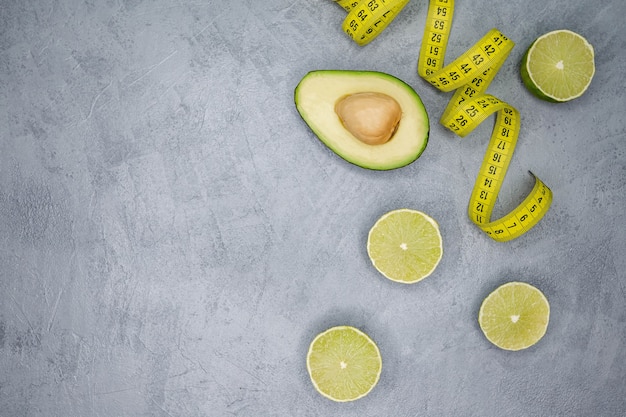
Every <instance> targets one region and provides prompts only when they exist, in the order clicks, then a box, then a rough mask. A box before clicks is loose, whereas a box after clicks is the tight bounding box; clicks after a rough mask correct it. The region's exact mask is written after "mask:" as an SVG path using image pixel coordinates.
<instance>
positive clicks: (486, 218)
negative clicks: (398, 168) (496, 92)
mask: <svg viewBox="0 0 626 417" xmlns="http://www.w3.org/2000/svg"><path fill="white" fill-rule="evenodd" d="M453 13H454V0H431V1H430V4H429V7H428V17H427V19H426V26H425V28H424V38H423V39H422V47H421V50H420V55H419V61H418V73H419V75H420V76H421V77H422V78H424V79H425V80H426V81H428V82H429V83H431V84H432V85H433V86H435V87H437V88H438V89H440V90H441V91H452V90H455V93H454V95H453V96H452V98H451V99H450V102H449V103H448V105H447V107H446V109H445V111H444V112H443V115H442V116H441V119H440V120H439V121H440V123H441V124H443V125H444V126H446V127H447V128H448V129H450V130H452V131H453V132H455V133H456V134H457V135H459V136H461V137H464V136H466V135H467V134H469V133H470V132H471V131H472V130H473V129H474V128H475V127H476V126H478V125H479V124H480V123H481V122H482V121H483V120H485V119H486V118H487V117H488V116H490V115H491V114H493V113H496V112H497V116H496V121H495V127H494V129H493V133H492V135H491V140H490V141H489V145H488V147H487V152H486V153H485V157H484V158H483V162H482V165H481V167H480V170H479V172H478V176H477V178H476V182H475V183H474V189H473V191H472V195H471V197H470V202H469V207H468V215H469V218H470V219H471V220H472V221H473V222H474V223H475V224H476V225H477V226H478V227H479V228H481V229H482V230H483V231H484V232H485V233H487V234H488V235H489V236H490V237H492V238H493V239H495V240H497V241H501V242H504V241H507V240H511V239H514V238H516V237H519V236H521V235H522V234H524V233H525V232H526V231H528V230H529V229H530V228H531V227H533V226H534V225H535V224H537V222H538V221H539V220H540V219H541V218H542V217H543V215H544V214H545V213H546V212H547V211H548V208H549V207H550V204H551V202H552V191H551V190H550V189H549V188H548V187H547V186H546V185H545V184H544V183H543V182H542V181H541V180H540V179H539V178H537V177H536V176H535V175H534V174H533V176H534V178H535V186H534V188H533V189H532V191H531V192H530V194H529V195H528V196H527V197H526V199H525V200H524V201H523V202H522V203H521V204H520V205H518V206H517V207H516V208H515V209H514V210H513V211H512V212H510V213H509V214H507V215H505V216H504V217H502V218H500V219H497V220H493V221H492V220H491V213H492V211H493V208H494V206H495V203H496V198H497V196H498V192H499V191H500V187H501V186H502V182H503V181H504V177H505V175H506V172H507V169H508V167H509V163H510V162H511V158H512V157H513V151H514V149H515V145H516V143H517V137H518V134H519V131H520V115H519V112H518V111H517V110H516V109H515V108H514V107H512V106H510V105H509V104H507V103H505V102H504V101H502V100H500V99H498V98H496V97H494V96H492V95H490V94H486V93H485V91H486V90H487V87H488V86H489V84H490V83H491V81H492V80H493V78H494V76H495V75H496V73H497V72H498V70H499V69H500V67H501V66H502V64H503V63H504V61H505V60H506V58H507V57H508V55H509V53H510V52H511V49H513V46H514V43H513V42H512V41H511V40H510V39H508V38H507V37H506V36H504V35H503V34H502V33H501V32H500V31H499V30H497V29H492V30H490V31H489V32H487V34H486V35H485V36H483V37H482V39H480V40H479V41H478V42H476V43H475V44H474V45H473V46H472V47H471V48H470V49H468V50H467V51H466V52H465V53H464V54H462V55H461V56H460V57H459V58H457V59H456V60H454V62H452V63H451V64H448V65H446V66H445V67H444V66H443V57H444V56H445V51H446V46H447V42H448V38H449V34H450V29H451V26H452V24H451V23H452V15H453ZM531 174H532V173H531Z"/></svg>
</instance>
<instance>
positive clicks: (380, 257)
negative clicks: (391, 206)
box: [367, 208, 443, 284]
mask: <svg viewBox="0 0 626 417" xmlns="http://www.w3.org/2000/svg"><path fill="white" fill-rule="evenodd" d="M367 253H368V255H369V257H370V259H371V261H372V264H373V265H374V267H375V268H376V269H377V270H378V271H379V272H380V273H381V274H383V275H384V276H385V277H387V278H388V279H390V280H392V281H396V282H401V283H405V284H411V283H415V282H418V281H421V280H422V279H424V278H426V277H427V276H429V275H430V274H432V273H433V271H434V270H435V268H436V267H437V265H439V261H441V258H442V256H443V241H442V238H441V233H440V232H439V225H438V223H437V222H436V221H435V220H434V219H433V218H432V217H430V216H429V215H427V214H425V213H423V212H421V211H417V210H412V209H407V208H404V209H398V210H393V211H390V212H388V213H386V214H384V215H383V216H382V217H380V218H379V219H378V220H377V221H376V223H375V224H374V226H372V228H371V229H370V231H369V235H368V238H367Z"/></svg>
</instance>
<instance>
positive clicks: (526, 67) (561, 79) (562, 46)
mask: <svg viewBox="0 0 626 417" xmlns="http://www.w3.org/2000/svg"><path fill="white" fill-rule="evenodd" d="M520 73H521V76H522V80H523V81H524V84H525V85H526V87H527V88H528V89H529V90H530V91H531V92H532V93H533V94H534V95H536V96H537V97H539V98H541V99H543V100H546V101H551V102H566V101H570V100H573V99H575V98H577V97H580V96H581V95H582V94H583V93H584V92H585V91H587V88H588V87H589V84H591V79H592V78H593V75H594V73H595V63H594V51H593V46H591V44H590V43H589V42H587V40H586V39H585V38H584V37H582V36H581V35H579V34H577V33H575V32H572V31H570V30H565V29H560V30H555V31H552V32H548V33H546V34H544V35H542V36H540V37H539V38H537V39H536V40H535V41H534V42H533V43H532V44H531V45H530V47H529V48H528V50H527V51H526V53H525V54H524V57H523V58H522V62H521V66H520Z"/></svg>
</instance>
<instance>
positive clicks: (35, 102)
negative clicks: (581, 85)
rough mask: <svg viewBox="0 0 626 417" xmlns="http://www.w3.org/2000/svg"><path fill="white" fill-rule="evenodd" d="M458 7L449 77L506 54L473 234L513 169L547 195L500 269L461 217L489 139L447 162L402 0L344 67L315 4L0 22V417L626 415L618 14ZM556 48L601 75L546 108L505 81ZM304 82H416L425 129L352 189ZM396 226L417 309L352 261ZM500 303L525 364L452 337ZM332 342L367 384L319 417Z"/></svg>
mask: <svg viewBox="0 0 626 417" xmlns="http://www.w3.org/2000/svg"><path fill="white" fill-rule="evenodd" d="M457 3H458V4H457V11H456V15H455V19H454V26H453V29H452V38H451V41H450V45H449V47H448V52H447V56H446V60H447V61H448V62H449V61H450V60H452V59H453V58H454V57H456V56H458V55H460V54H461V53H462V52H463V51H464V50H465V49H467V48H468V47H469V46H470V45H471V44H473V43H474V42H475V41H476V40H477V39H479V38H480V37H481V36H482V35H483V34H484V33H485V32H486V31H487V30H489V29H490V28H492V27H497V28H499V29H500V30H502V31H503V32H504V33H505V34H506V35H508V36H509V37H510V38H511V39H513V40H515V41H516V47H515V49H514V51H513V52H512V54H511V56H510V57H509V59H508V60H507V62H506V63H505V64H504V67H503V68H502V70H501V71H500V73H499V74H498V75H497V77H496V79H495V80H494V82H493V84H492V85H491V87H490V89H489V91H490V92H491V93H492V94H494V95H496V96H498V97H500V98H502V99H503V100H505V101H507V102H509V103H511V104H512V105H514V106H516V107H517V108H518V109H519V110H520V112H521V114H522V118H523V120H522V132H521V135H520V141H519V146H518V148H517V151H516V154H515V156H514V159H513V162H512V164H511V168H510V170H509V174H508V176H507V179H506V181H505V184H504V187H503V190H502V193H501V195H500V199H499V202H498V205H497V208H496V214H497V215H498V214H503V213H505V212H506V211H507V210H509V209H511V208H512V207H514V206H515V205H516V204H517V203H518V202H519V201H520V199H521V198H522V197H523V196H524V195H525V194H526V193H527V192H528V191H529V189H530V187H531V186H532V179H531V177H530V176H529V175H528V173H527V171H528V170H532V171H533V172H535V173H536V174H537V175H538V176H539V177H540V178H542V179H543V180H544V181H545V182H546V183H547V184H548V185H549V186H550V187H551V188H552V189H553V191H554V204H553V206H552V208H551V210H550V211H549V212H548V214H547V215H546V217H545V218H544V220H543V221H542V222H541V223H540V224H539V225H538V226H537V227H536V228H535V229H533V230H532V231H531V232H529V233H528V234H526V235H525V236H523V237H521V238H519V239H517V240H514V241H512V242H509V243H505V244H501V243H496V242H494V241H491V240H490V239H489V238H488V237H487V236H485V235H483V234H482V233H481V232H480V231H479V230H478V229H477V228H476V227H475V226H474V225H473V224H471V223H470V221H469V220H468V218H467V216H466V205H467V202H468V199H469V194H470V191H471V187H472V184H473V181H474V177H475V175H476V173H477V170H478V168H479V163H480V161H481V159H482V156H483V152H484V150H485V147H486V144H487V141H488V137H489V134H490V131H491V126H492V122H489V121H487V122H485V123H484V124H483V125H481V126H480V127H479V128H478V129H477V130H476V131H475V132H473V133H472V134H471V135H470V136H468V137H466V138H465V139H462V140H461V139H459V138H457V137H455V136H454V135H453V134H452V133H450V132H449V131H447V130H446V129H444V128H443V127H442V126H440V125H439V124H438V118H439V116H440V114H441V112H442V110H443V109H444V107H445V104H446V102H447V100H448V99H449V97H450V94H447V93H440V92H438V91H436V90H435V89H433V88H431V87H430V86H429V85H427V84H426V83H425V82H424V81H423V80H421V79H420V78H419V77H418V76H417V74H416V61H417V55H418V52H419V48H420V43H421V38H422V33H423V27H424V21H425V16H426V4H427V3H426V1H424V0H422V1H415V0H413V1H412V2H411V3H410V4H409V5H408V6H407V7H406V8H405V10H404V11H403V12H402V14H401V15H400V16H399V17H398V18H397V19H396V20H395V21H394V22H393V23H392V25H391V26H390V27H389V28H388V29H387V30H386V31H385V33H383V34H382V35H381V36H380V37H379V38H377V39H376V40H375V41H374V42H373V43H371V44H370V45H368V46H366V47H364V48H360V47H358V46H356V45H355V44H353V43H352V42H351V41H350V40H349V39H348V38H347V37H346V36H345V35H344V34H343V33H342V31H341V27H340V26H341V22H342V20H343V18H344V16H345V13H344V12H343V10H342V9H341V8H339V7H338V6H337V5H336V4H333V2H331V1H330V0H328V1H327V0H313V1H306V0H297V1H293V0H289V1H288V0H266V1H262V2H261V1H258V2H257V1H253V0H232V1H225V0H222V1H217V0H206V1H192V0H179V1H167V0H154V1H141V0H116V1H113V0H110V1H79V0H53V1H48V2H44V1H34V0H25V1H17V0H3V1H2V2H0V117H1V118H2V119H1V122H0V239H1V240H0V274H1V275H0V415H1V416H3V417H18V416H29V417H30V416H170V417H172V416H233V415H236V416H360V417H363V416H624V415H626V399H625V398H626V349H625V344H626V307H625V304H626V282H625V280H626V276H625V274H624V270H625V269H626V261H625V257H624V254H625V252H626V230H625V226H624V220H623V216H624V206H625V203H626V197H625V184H626V156H625V150H626V142H625V138H624V134H625V128H624V126H625V124H624V104H625V103H624V98H623V93H624V69H625V64H626V54H625V51H624V49H625V46H626V44H625V41H624V40H625V39H626V29H625V28H624V25H623V22H622V20H623V17H624V16H625V15H626V3H624V2H622V1H612V0H598V1H593V2H592V1H582V0H580V1H569V0H554V1H550V2H546V1H543V0H541V1H540V0H528V1H524V2H511V1H502V0H494V1H483V0H466V1H459V2H457ZM559 28H567V29H571V30H574V31H576V32H578V33H581V34H583V35H584V36H585V37H587V38H588V39H589V41H590V42H591V43H592V44H593V45H594V46H595V50H596V65H597V73H596V76H595V78H594V80H593V83H592V85H591V87H590V89H589V90H588V92H587V93H586V94H585V95H584V96H583V97H581V98H580V99H578V100H575V101H572V102H570V103H567V104H562V105H553V104H549V103H544V102H540V101H539V100H537V99H535V98H534V97H533V96H531V95H530V94H529V93H528V92H527V91H526V90H525V88H524V86H523V85H522V83H521V81H520V79H519V76H518V62H519V60H520V58H521V56H522V53H523V51H524V50H525V48H526V47H527V46H528V45H529V44H530V42H531V41H532V40H533V39H534V38H536V37H537V36H539V35H541V34H543V33H545V32H547V31H550V30H553V29H559ZM314 69H367V70H379V71H384V72H388V73H390V74H393V75H395V76H397V77H399V78H401V79H403V80H404V81H406V82H407V83H409V84H410V85H412V86H413V87H414V88H415V89H416V91H417V92H418V93H419V94H420V95H421V97H422V99H423V101H424V103H425V105H426V107H427V110H428V112H429V115H430V118H431V121H432V131H431V137H430V143H429V145H428V148H427V149H426V151H425V152H424V154H423V156H422V157H421V158H420V159H419V160H418V161H416V162H415V163H413V164H411V165H409V166H407V167H405V168H402V169H399V170H395V171H391V172H373V171H367V170H364V169H361V168H358V167H356V166H353V165H350V164H348V163H346V162H344V161H343V160H341V159H340V158H338V157H337V156H336V155H335V154H333V153H332V152H331V151H329V150H328V149H327V148H326V147H325V146H324V145H323V144H322V143H321V142H319V141H318V140H317V139H316V138H315V137H314V136H313V135H312V133H311V132H310V131H309V130H308V128H307V127H306V125H305V124H304V123H303V121H302V120H301V119H300V117H299V115H298V114H297V112H296V110H295V107H294V103H293V89H294V87H295V86H296V84H297V83H298V81H299V80H300V79H301V77H302V76H304V74H305V73H306V72H307V71H310V70H314ZM399 207H410V208H415V209H419V210H423V211H426V212H427V213H429V214H431V215H432V216H433V217H435V218H436V219H437V220H438V221H439V223H440V226H441V229H442V233H443V237H444V244H445V254H444V258H443V260H442V262H441V264H440V265H439V267H438V269H437V270H436V272H435V273H434V275H432V276H431V277H429V278H427V279H426V280H424V281H423V282H421V283H419V284H416V285H413V286H405V285H399V284H394V283H392V282H389V281H387V280H385V279H384V278H383V277H382V276H380V275H379V274H378V273H377V272H376V271H375V270H374V269H373V268H372V266H371V265H370V263H369V260H368V258H367V254H366V250H365V239H366V236H367V231H368V230H369V227H370V226H371V225H372V224H373V222H374V221H375V220H376V219H377V218H378V217H379V216H380V215H381V214H383V213H384V212H386V211H388V210H391V209H395V208H399ZM509 280H523V281H526V282H530V283H532V284H534V285H536V286H538V287H539V288H540V289H542V290H543V291H544V293H545V294H546V296H547V297H548V299H549V300H550V303H551V307H552V315H551V321H550V325H549V329H548V332H547V334H546V336H545V337H544V338H543V339H542V340H541V341H540V342H539V343H538V344H537V345H535V346H534V347H532V348H530V349H528V350H525V351H521V352H505V351H502V350H499V349H498V348H496V347H494V346H492V345H491V344H490V343H489V342H488V341H487V340H486V339H485V338H484V337H483V335H482V333H481V332H480V329H479V327H478V324H477V320H476V318H477V312H478V308H479V305H480V302H481V301H482V299H483V298H484V297H485V296H486V294H487V293H489V292H490V291H491V290H492V289H494V288H495V287H496V286H497V285H499V284H501V283H503V282H506V281H509ZM337 324H350V325H353V326H357V327H359V328H361V329H362V330H364V331H366V332H367V333H369V334H370V336H371V337H372V338H373V339H374V340H375V341H377V343H378V345H379V347H380V350H381V352H382V355H383V361H384V370H383V373H382V376H381V380H380V383H379V385H378V386H377V387H376V388H375V389H374V390H373V391H372V393H371V394H370V395H369V396H368V397H366V398H364V399H361V400H359V401H356V402H353V403H349V404H336V403H333V402H331V401H329V400H327V399H325V398H323V397H322V396H320V395H319V394H317V393H316V391H315V390H314V389H313V387H312V385H311V383H310V381H309V379H308V374H307V371H306V367H305V355H306V350H307V348H308V344H309V342H310V341H311V339H312V338H313V337H314V335H315V334H317V333H318V332H319V331H322V330H324V329H326V328H327V327H330V326H332V325H337Z"/></svg>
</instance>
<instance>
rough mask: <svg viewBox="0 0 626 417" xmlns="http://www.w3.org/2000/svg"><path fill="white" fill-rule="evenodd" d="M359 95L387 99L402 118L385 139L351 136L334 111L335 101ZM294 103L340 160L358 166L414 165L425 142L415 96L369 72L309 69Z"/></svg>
mask: <svg viewBox="0 0 626 417" xmlns="http://www.w3.org/2000/svg"><path fill="white" fill-rule="evenodd" d="M362 92H374V93H381V94H386V95H388V96H390V97H393V98H394V99H395V100H396V101H397V102H398V103H399V104H400V107H401V108H402V117H401V119H400V122H399V123H398V126H397V130H396V131H395V133H394V134H393V136H392V137H391V139H390V140H389V141H388V142H386V143H384V144H380V145H368V144H366V143H364V142H362V141H360V140H359V139H357V138H356V137H355V136H353V135H352V134H351V133H350V132H349V131H348V130H347V129H346V128H345V127H344V125H343V124H342V122H341V120H340V118H339V116H338V115H337V113H336V112H335V103H336V102H337V101H338V100H340V99H341V98H343V97H345V96H348V95H351V94H355V93H362ZM295 103H296V108H297V110H298V112H299V113H300V115H301V117H302V119H303V120H304V121H305V122H306V123H307V125H308V126H309V127H310V128H311V130H312V131H313V132H314V133H315V134H316V135H317V137H318V138H319V139H320V140H321V141H322V142H323V143H324V144H326V146H328V147H329V148H330V149H331V150H332V151H333V152H335V153H336V154H337V155H339V156H340V157H341V158H343V159H345V160H346V161H348V162H350V163H353V164H355V165H358V166H360V167H363V168H368V169H375V170H389V169H395V168H400V167H403V166H406V165H408V164H410V163H411V162H413V161H415V160H416V159H417V158H418V157H419V156H420V155H421V154H422V152H423V151H424V149H425V148H426V145H427V143H428V134H429V129H430V127H429V121H428V114H427V113H426V109H425V108H424V105H423V103H422V101H421V99H420V97H419V96H418V95H417V93H416V92H415V91H414V90H413V89H412V88H411V87H410V86H409V85H408V84H406V83H404V82H403V81H401V80H399V79H398V78H396V77H394V76H392V75H389V74H385V73H382V72H375V71H342V70H318V71H311V72H309V73H308V74H306V75H305V76H304V78H302V80H301V81H300V83H299V84H298V86H297V87H296V90H295Z"/></svg>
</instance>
